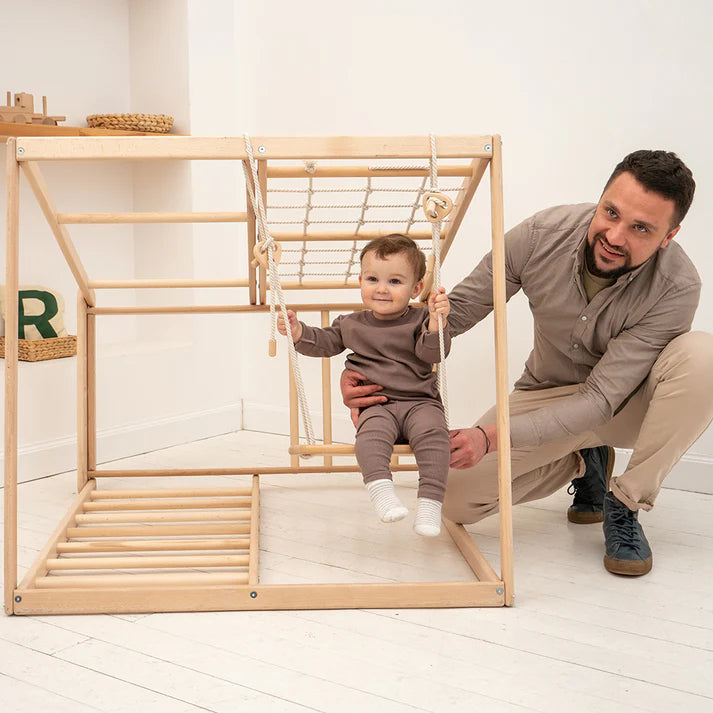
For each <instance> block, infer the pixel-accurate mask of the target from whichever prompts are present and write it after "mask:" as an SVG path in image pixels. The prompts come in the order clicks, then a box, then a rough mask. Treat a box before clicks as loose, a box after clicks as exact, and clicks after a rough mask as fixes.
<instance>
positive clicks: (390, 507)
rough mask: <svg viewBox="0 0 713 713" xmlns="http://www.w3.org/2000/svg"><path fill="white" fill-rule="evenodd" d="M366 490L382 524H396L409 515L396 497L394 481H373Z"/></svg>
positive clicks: (386, 479) (384, 479) (385, 479)
mask: <svg viewBox="0 0 713 713" xmlns="http://www.w3.org/2000/svg"><path fill="white" fill-rule="evenodd" d="M366 490H367V492H368V493H369V497H370V498H371V502H372V503H373V504H374V508H375V509H376V514H377V515H378V516H379V518H380V519H381V522H396V521H397V520H403V519H404V518H405V517H406V515H408V510H407V509H406V508H405V507H404V506H403V504H402V502H401V501H400V500H399V499H398V496H397V495H396V491H395V490H394V483H393V481H392V480H389V479H388V478H382V479H381V480H372V481H371V482H370V483H367V484H366Z"/></svg>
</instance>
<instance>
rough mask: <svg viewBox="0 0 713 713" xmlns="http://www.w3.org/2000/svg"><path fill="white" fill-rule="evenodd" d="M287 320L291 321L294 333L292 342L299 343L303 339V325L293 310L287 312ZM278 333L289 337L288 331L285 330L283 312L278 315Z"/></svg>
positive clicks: (291, 328) (291, 329)
mask: <svg viewBox="0 0 713 713" xmlns="http://www.w3.org/2000/svg"><path fill="white" fill-rule="evenodd" d="M287 319H288V320H289V321H290V331H291V332H292V341H293V342H299V341H300V339H301V338H302V324H301V322H300V321H299V320H298V319H297V315H296V314H295V313H294V312H293V311H292V310H291V309H288V310H287ZM277 331H278V332H279V333H280V334H281V335H282V336H283V337H286V336H287V329H286V328H285V317H284V315H283V314H282V310H280V311H279V312H278V313H277Z"/></svg>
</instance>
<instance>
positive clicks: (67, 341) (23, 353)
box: [0, 335, 77, 361]
mask: <svg viewBox="0 0 713 713" xmlns="http://www.w3.org/2000/svg"><path fill="white" fill-rule="evenodd" d="M18 342H19V347H18V354H19V359H20V361H44V360H45V359H61V358H62V357H69V356H74V355H75V354H76V353H77V338H76V337H75V336H72V335H70V336H68V337H50V338H48V339H19V340H18ZM4 358H5V337H0V359H4Z"/></svg>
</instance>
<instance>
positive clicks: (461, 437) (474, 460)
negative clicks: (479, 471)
mask: <svg viewBox="0 0 713 713" xmlns="http://www.w3.org/2000/svg"><path fill="white" fill-rule="evenodd" d="M450 437H451V468H456V469H457V470H464V469H465V468H472V467H473V466H474V465H477V464H478V463H479V462H480V460H481V458H482V457H483V456H484V455H485V451H486V449H487V444H486V441H485V436H484V435H483V432H482V431H481V430H480V429H479V428H459V429H456V430H454V431H451V432H450ZM490 450H491V451H492V450H494V449H493V447H492V439H491V449H490Z"/></svg>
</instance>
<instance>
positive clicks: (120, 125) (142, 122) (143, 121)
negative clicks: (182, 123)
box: [87, 114, 173, 134]
mask: <svg viewBox="0 0 713 713" xmlns="http://www.w3.org/2000/svg"><path fill="white" fill-rule="evenodd" d="M87 124H88V125H89V126H90V127H91V128H93V129H118V130H121V131H148V132H151V133H152V134H167V133H168V132H169V131H170V130H171V127H172V126H173V117H172V116H168V115H167V114H92V115H90V116H88V117H87Z"/></svg>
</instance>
